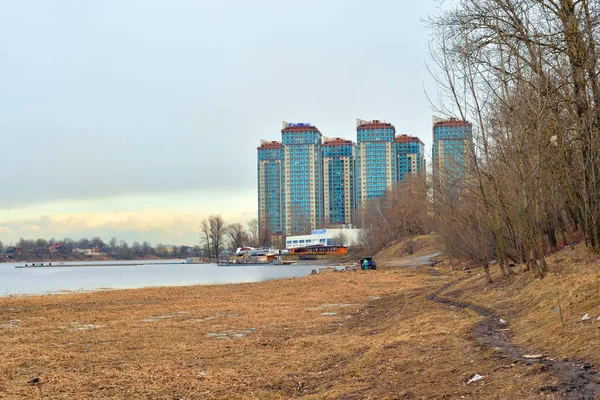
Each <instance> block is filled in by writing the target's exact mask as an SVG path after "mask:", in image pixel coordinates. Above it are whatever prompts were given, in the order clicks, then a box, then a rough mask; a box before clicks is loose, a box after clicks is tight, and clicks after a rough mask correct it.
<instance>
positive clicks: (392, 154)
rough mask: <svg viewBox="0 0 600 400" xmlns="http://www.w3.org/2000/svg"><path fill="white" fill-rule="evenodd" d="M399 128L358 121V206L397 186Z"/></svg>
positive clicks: (377, 122)
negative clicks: (396, 136) (396, 147)
mask: <svg viewBox="0 0 600 400" xmlns="http://www.w3.org/2000/svg"><path fill="white" fill-rule="evenodd" d="M395 135H396V128H394V125H392V124H390V123H387V122H381V121H377V120H374V121H363V120H360V119H358V120H357V121H356V136H357V141H356V142H357V146H358V148H357V160H356V172H357V179H356V190H357V206H359V207H360V206H362V205H364V203H365V202H366V201H367V200H368V199H370V198H373V197H379V196H382V195H384V194H385V193H386V191H388V190H391V189H392V188H393V187H394V185H395V184H396V182H397V177H396V173H397V167H396V149H395V146H394V145H395V142H394V139H395Z"/></svg>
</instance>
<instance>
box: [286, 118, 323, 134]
mask: <svg viewBox="0 0 600 400" xmlns="http://www.w3.org/2000/svg"><path fill="white" fill-rule="evenodd" d="M282 125H283V128H282V129H281V133H283V132H309V131H316V132H317V133H318V134H319V135H321V136H323V134H322V133H321V131H319V129H318V128H317V127H316V126H314V125H312V124H310V123H305V122H300V123H292V122H285V121H284V122H283V124H282Z"/></svg>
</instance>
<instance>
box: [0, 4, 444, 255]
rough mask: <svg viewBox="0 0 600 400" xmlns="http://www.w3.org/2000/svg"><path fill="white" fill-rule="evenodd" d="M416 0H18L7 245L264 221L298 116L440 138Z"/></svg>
mask: <svg viewBox="0 0 600 400" xmlns="http://www.w3.org/2000/svg"><path fill="white" fill-rule="evenodd" d="M437 13H439V9H438V2H437V1H435V0H423V1H419V2H414V1H401V0H389V1H388V0H385V1H384V0H369V1H362V0H361V1H351V0H346V1H334V0H330V1H328V0H314V1H313V0H302V1H285V0H278V1H276V0H273V1H266V0H256V1H247V0H244V1H241V0H240V1H227V0H221V1H202V0H189V1H184V0H169V1H167V0H161V1H158V0H139V1H133V0H114V1H110V0H103V1H96V0H89V1H83V0H73V1H67V0H58V1H45V0H40V1H26V0H24V1H9V0H6V1H2V0H0V87H1V90H0V132H1V135H2V136H1V137H2V147H1V148H2V157H0V168H1V176H2V179H1V182H2V188H1V189H0V240H1V241H3V242H4V243H10V242H15V241H16V240H18V239H19V238H20V237H25V238H38V237H45V238H50V237H56V238H63V237H71V238H74V239H78V238H80V237H83V236H86V237H92V236H101V237H102V238H103V239H105V240H108V239H110V237H112V236H116V237H117V238H119V239H124V240H127V241H129V242H131V241H133V240H149V241H151V242H152V243H153V244H156V243H158V242H162V243H172V244H190V245H193V244H196V243H197V242H198V235H197V229H198V221H199V220H200V219H201V218H203V217H205V216H207V215H209V214H211V213H220V214H222V215H223V216H224V217H225V218H226V219H227V220H228V221H229V222H234V221H240V222H246V221H248V220H250V219H251V218H253V217H255V216H256V209H257V206H256V203H257V199H256V196H257V195H256V147H257V146H258V145H259V142H260V139H266V140H279V139H280V130H281V121H282V120H285V121H291V122H310V123H313V124H315V125H316V126H317V127H318V128H319V129H320V130H321V132H322V133H323V134H324V135H325V136H329V137H345V138H349V139H352V140H354V141H356V130H355V120H356V118H361V119H382V120H386V121H388V122H391V123H393V124H394V125H395V126H396V131H397V133H408V134H412V135H416V136H419V137H420V138H421V139H422V140H423V141H424V142H425V143H426V149H427V153H430V150H431V115H432V111H431V107H430V105H429V102H428V100H427V97H426V95H425V90H427V92H428V93H429V94H430V95H431V94H433V95H435V87H434V85H433V81H432V79H431V77H430V76H429V74H428V72H427V69H426V68H425V64H426V63H427V62H428V42H429V33H428V31H427V30H426V28H425V26H424V24H423V23H422V18H425V17H427V16H429V15H435V14H437Z"/></svg>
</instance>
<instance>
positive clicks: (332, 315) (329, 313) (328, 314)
mask: <svg viewBox="0 0 600 400" xmlns="http://www.w3.org/2000/svg"><path fill="white" fill-rule="evenodd" d="M321 315H322V316H324V317H334V316H336V315H338V313H336V312H324V313H322V314H321Z"/></svg>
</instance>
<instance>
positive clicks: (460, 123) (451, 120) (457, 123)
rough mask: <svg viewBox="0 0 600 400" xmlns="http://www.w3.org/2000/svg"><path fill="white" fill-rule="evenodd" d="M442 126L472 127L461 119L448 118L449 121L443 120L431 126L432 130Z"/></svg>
mask: <svg viewBox="0 0 600 400" xmlns="http://www.w3.org/2000/svg"><path fill="white" fill-rule="evenodd" d="M442 126H473V124H472V123H470V122H468V121H464V120H462V119H456V118H454V117H452V118H449V119H444V120H441V121H437V122H435V123H434V124H433V127H434V128H437V127H442Z"/></svg>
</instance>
